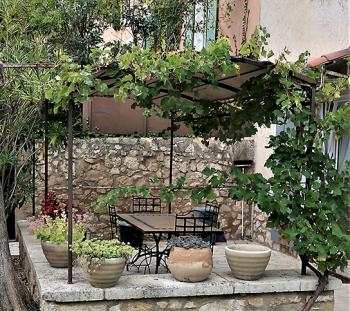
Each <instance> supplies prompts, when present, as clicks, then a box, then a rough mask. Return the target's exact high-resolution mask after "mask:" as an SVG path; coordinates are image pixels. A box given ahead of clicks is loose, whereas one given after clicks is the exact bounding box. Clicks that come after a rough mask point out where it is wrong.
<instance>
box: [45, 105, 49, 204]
mask: <svg viewBox="0 0 350 311" xmlns="http://www.w3.org/2000/svg"><path fill="white" fill-rule="evenodd" d="M44 122H45V124H44V135H45V138H44V152H45V158H44V166H45V200H46V198H47V195H48V194H49V103H48V101H47V100H45V104H44Z"/></svg>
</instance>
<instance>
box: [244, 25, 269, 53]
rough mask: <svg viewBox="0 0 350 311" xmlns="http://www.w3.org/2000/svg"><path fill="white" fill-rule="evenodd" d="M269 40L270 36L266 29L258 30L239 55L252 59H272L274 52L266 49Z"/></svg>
mask: <svg viewBox="0 0 350 311" xmlns="http://www.w3.org/2000/svg"><path fill="white" fill-rule="evenodd" d="M269 38H270V34H269V33H268V32H267V29H266V28H265V27H260V28H259V29H258V28H256V29H255V30H254V32H253V34H252V36H251V37H250V38H249V40H247V41H246V42H245V43H243V45H242V47H241V48H240V50H239V54H240V55H242V56H244V57H248V58H252V59H259V58H260V57H264V58H270V57H272V56H273V55H274V54H273V52H272V51H271V50H267V49H266V46H267V45H268V39H269Z"/></svg>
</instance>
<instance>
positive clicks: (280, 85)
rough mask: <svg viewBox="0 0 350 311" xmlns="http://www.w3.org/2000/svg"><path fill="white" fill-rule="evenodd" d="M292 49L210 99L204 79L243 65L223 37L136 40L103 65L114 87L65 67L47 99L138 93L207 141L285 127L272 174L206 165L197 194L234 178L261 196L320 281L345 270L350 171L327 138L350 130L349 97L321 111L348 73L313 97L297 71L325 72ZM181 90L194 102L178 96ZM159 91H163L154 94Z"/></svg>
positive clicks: (139, 100)
mask: <svg viewBox="0 0 350 311" xmlns="http://www.w3.org/2000/svg"><path fill="white" fill-rule="evenodd" d="M267 38H268V34H267V32H266V30H264V29H263V30H262V31H260V32H258V31H256V32H255V33H254V34H253V36H252V39H251V40H249V41H247V42H246V43H245V44H244V45H243V46H242V49H241V54H242V55H243V56H249V57H252V58H258V57H259V56H261V55H263V56H264V57H271V56H272V55H273V53H272V52H271V51H269V50H268V49H267V48H266V43H267ZM287 54H288V51H284V52H283V53H282V54H281V55H280V56H279V58H278V59H277V61H276V62H275V63H271V64H270V65H269V66H268V68H267V70H266V73H264V74H262V75H261V76H259V77H256V78H252V79H250V80H249V81H247V82H246V83H245V84H244V85H243V86H242V87H241V90H240V91H239V92H237V94H236V96H235V97H234V98H233V99H232V100H231V101H229V102H217V101H210V100H207V99H205V98H202V97H201V96H200V95H201V94H200V93H199V92H198V91H196V86H198V85H199V84H200V83H203V80H205V82H206V83H208V84H211V85H213V86H214V87H215V85H217V83H218V80H219V79H220V78H222V77H225V76H227V75H229V74H238V73H239V69H240V68H239V66H237V65H235V64H234V63H232V61H231V57H230V47H229V44H228V41H227V40H226V39H220V40H218V41H217V42H216V43H213V44H211V45H209V47H208V48H206V49H203V50H202V51H201V52H199V53H197V52H194V51H192V50H187V51H184V52H170V53H156V52H154V51H152V50H150V49H141V48H139V47H134V48H132V49H131V51H130V52H128V53H124V54H121V55H119V56H118V57H117V58H116V60H115V62H113V63H112V65H110V66H108V68H107V69H106V70H105V71H104V72H105V73H104V75H105V76H107V78H108V79H111V78H112V79H115V83H114V84H113V85H112V86H108V85H107V84H106V83H105V82H104V81H103V79H96V78H94V75H93V69H92V67H84V68H83V69H79V68H77V67H74V66H73V65H71V64H67V65H64V66H63V67H62V71H61V73H60V75H59V78H58V79H57V81H56V82H57V83H56V90H54V91H52V92H51V94H50V98H51V99H52V100H53V101H54V102H55V105H56V107H58V108H63V109H64V108H66V106H67V103H68V101H69V100H72V99H74V100H75V101H76V102H81V101H83V100H86V99H87V98H88V96H89V92H90V90H91V89H94V90H98V92H100V93H102V94H114V97H115V99H116V100H117V101H118V102H122V101H124V100H125V99H127V98H132V99H134V107H142V108H144V109H145V111H146V113H156V114H157V115H159V116H161V117H164V118H170V117H172V118H174V119H176V120H183V121H184V122H185V123H186V125H187V126H189V127H191V128H192V130H193V132H194V134H196V135H197V136H200V137H202V139H203V141H204V142H205V143H208V140H209V138H210V137H215V138H216V139H219V140H221V141H223V142H225V143H234V142H235V141H237V140H240V139H242V138H243V137H246V136H251V135H253V134H255V133H256V131H257V128H258V127H259V126H270V125H271V124H279V125H282V126H284V130H283V131H281V133H279V134H278V135H276V136H272V137H270V143H269V148H271V149H273V151H274V153H273V154H272V155H271V156H270V158H269V159H268V160H267V162H266V164H265V166H266V167H268V168H270V169H271V171H272V173H273V177H271V178H265V177H263V176H262V175H261V174H250V175H243V174H242V173H240V172H239V171H238V170H236V169H235V168H232V170H231V171H230V172H220V171H218V170H214V169H212V168H207V169H205V170H204V171H203V174H204V175H205V176H206V177H207V180H208V185H207V186H204V187H202V188H200V189H199V188H198V189H194V190H193V191H192V198H194V199H196V200H197V201H201V200H204V199H213V198H214V196H215V195H214V194H213V190H212V188H213V187H219V186H221V185H223V184H225V183H226V182H227V180H228V179H229V178H232V177H234V178H235V181H236V185H235V186H234V187H231V188H230V190H229V195H230V197H231V198H232V199H234V200H246V201H247V202H251V203H253V202H254V203H258V204H259V207H260V209H261V210H263V211H264V212H266V213H267V214H268V221H269V224H270V225H271V226H273V227H275V228H278V229H279V231H280V233H281V235H282V236H283V237H285V238H287V239H288V240H290V241H292V242H293V245H294V246H293V247H294V249H295V250H296V251H297V252H298V254H299V255H300V256H301V258H302V260H303V262H304V263H305V264H307V265H308V266H309V267H310V268H311V269H312V270H313V271H315V272H316V274H317V275H318V276H319V277H320V279H321V280H322V282H320V284H322V286H323V288H324V285H325V284H326V283H327V277H328V274H329V273H330V272H331V271H336V269H337V268H341V269H343V268H344V267H345V266H346V265H347V260H348V259H349V258H350V236H349V235H348V234H347V232H346V230H345V228H344V227H343V226H342V225H341V220H342V219H344V218H345V217H346V215H345V214H346V212H347V211H348V207H349V205H350V194H349V191H348V189H349V187H350V175H349V171H345V172H338V171H337V169H336V167H335V161H334V160H333V159H331V158H329V156H328V155H326V154H324V152H323V145H324V143H325V142H326V140H327V139H328V137H329V135H330V133H331V132H332V131H333V132H335V133H336V134H337V135H338V136H339V137H340V136H342V135H346V134H348V133H349V128H350V126H349V119H350V115H349V112H350V110H349V103H345V104H344V105H343V106H342V107H341V108H340V109H339V110H338V111H336V112H332V113H328V114H327V115H326V116H324V118H320V117H319V116H318V114H317V111H318V110H317V109H319V108H320V107H321V105H322V104H323V103H325V102H332V101H333V100H335V99H336V98H337V97H339V96H340V94H341V93H342V91H343V90H344V88H345V87H348V85H349V80H348V79H346V78H339V79H336V80H334V79H333V80H327V79H326V81H324V83H322V85H320V87H319V89H318V92H317V93H316V94H315V96H313V94H314V90H315V87H316V85H313V86H312V85H311V86H310V85H309V84H305V83H301V82H300V80H298V76H299V75H300V74H301V73H303V74H304V75H308V76H310V77H312V78H315V79H318V78H319V77H320V74H321V73H320V72H318V71H317V70H316V71H312V70H310V69H307V67H306V63H307V58H308V53H303V54H301V55H300V57H299V59H298V60H297V61H296V62H289V61H287ZM99 69H101V68H99ZM204 77H205V78H204ZM312 87H313V88H314V89H312ZM183 92H186V94H188V96H190V98H191V99H192V101H191V102H189V101H188V100H186V99H184V98H183V97H182V96H181V94H183ZM161 94H165V96H164V97H163V98H162V99H161V100H160V101H155V100H154V98H156V97H157V96H159V95H161ZM314 100H315V106H316V107H315V108H316V109H315V111H312V110H311V108H310V103H311V101H314ZM287 124H288V126H287ZM183 184H184V180H181V181H179V183H177V184H176V186H173V185H170V187H165V188H164V189H163V190H162V197H163V198H164V199H165V200H166V201H172V200H173V198H174V195H175V194H176V191H177V190H178V189H179V188H181V187H182V186H183ZM118 189H119V188H118ZM121 191H122V190H120V189H119V190H117V193H116V192H114V193H112V194H111V196H110V197H108V196H107V197H106V200H107V201H104V200H105V199H104V198H103V197H101V198H99V202H98V204H99V205H103V204H105V203H106V202H111V200H112V201H113V200H114V199H115V196H116V195H120V193H119V192H121ZM130 191H131V192H132V191H133V192H135V191H136V192H137V191H141V190H137V189H134V188H133V189H128V191H127V193H130ZM146 192H147V191H146V190H145V189H143V190H142V191H141V194H142V193H143V194H149V192H147V193H146ZM122 194H123V193H122ZM124 194H125V193H124ZM323 288H322V289H323ZM314 298H315V297H313V298H312V299H314ZM310 301H312V300H310ZM309 305H310V303H308V305H307V306H306V307H305V310H308V308H309Z"/></svg>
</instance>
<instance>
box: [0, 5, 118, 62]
mask: <svg viewBox="0 0 350 311" xmlns="http://www.w3.org/2000/svg"><path fill="white" fill-rule="evenodd" d="M6 1H11V2H13V1H14V0H6ZM21 2H22V4H21V7H20V8H19V9H18V10H17V12H16V13H17V14H22V16H21V18H25V19H26V20H27V21H28V25H29V27H30V31H32V32H33V33H34V34H40V35H43V36H45V37H46V38H47V42H48V46H50V47H51V49H52V52H54V51H55V50H63V51H64V52H66V53H68V54H69V55H70V56H71V57H74V58H75V59H76V60H77V61H78V63H80V64H87V63H89V62H90V60H91V59H90V53H91V49H93V48H96V47H97V46H98V45H99V44H101V43H103V38H102V34H103V32H104V30H105V29H107V28H108V27H110V26H111V25H113V26H117V27H118V26H119V25H120V22H121V20H120V19H121V15H120V14H121V7H120V5H121V2H122V0H60V1H56V0H28V1H25V2H24V1H21ZM23 14H24V15H23Z"/></svg>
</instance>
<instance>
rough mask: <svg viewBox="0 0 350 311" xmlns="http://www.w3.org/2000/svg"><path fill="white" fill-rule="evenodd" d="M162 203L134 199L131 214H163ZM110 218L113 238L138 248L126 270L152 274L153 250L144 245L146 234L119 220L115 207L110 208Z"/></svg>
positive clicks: (158, 200)
mask: <svg viewBox="0 0 350 311" xmlns="http://www.w3.org/2000/svg"><path fill="white" fill-rule="evenodd" d="M161 210H162V202H161V199H160V198H157V197H153V198H143V197H133V198H132V204H131V207H130V212H131V213H161ZM108 211H109V217H110V222H111V233H112V238H113V237H119V240H120V241H122V242H124V243H129V244H130V245H131V246H132V247H134V248H136V249H137V250H138V252H137V253H136V254H135V255H134V256H133V257H132V258H131V259H130V260H129V262H128V264H127V266H126V268H127V270H129V267H130V266H135V267H136V268H137V270H138V272H139V271H140V269H141V268H144V273H146V271H147V270H148V271H149V272H150V265H151V259H152V256H151V253H152V248H150V247H149V246H147V245H146V244H145V243H144V233H143V232H142V231H141V230H139V229H137V228H135V227H133V226H131V225H130V224H128V223H127V222H125V221H123V220H120V219H118V214H117V211H116V208H115V206H108Z"/></svg>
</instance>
